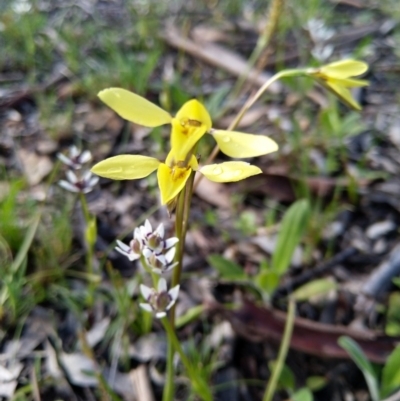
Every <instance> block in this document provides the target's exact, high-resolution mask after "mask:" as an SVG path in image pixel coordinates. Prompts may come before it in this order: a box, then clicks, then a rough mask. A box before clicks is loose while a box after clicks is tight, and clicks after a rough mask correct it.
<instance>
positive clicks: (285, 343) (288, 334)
mask: <svg viewBox="0 0 400 401" xmlns="http://www.w3.org/2000/svg"><path fill="white" fill-rule="evenodd" d="M295 306H296V304H295V301H294V299H293V298H289V307H288V313H287V318H286V324H285V330H284V332H283V338H282V342H281V346H280V348H279V354H278V360H277V361H276V364H275V366H274V371H273V372H272V375H271V377H270V379H269V381H268V384H267V388H266V389H265V393H264V397H263V401H271V400H272V397H273V396H274V394H275V390H276V386H277V384H278V380H279V377H280V375H281V372H282V368H283V366H284V363H285V360H286V356H287V353H288V351H289V346H290V339H291V338H292V332H293V326H294V318H295Z"/></svg>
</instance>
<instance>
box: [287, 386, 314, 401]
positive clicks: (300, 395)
mask: <svg viewBox="0 0 400 401" xmlns="http://www.w3.org/2000/svg"><path fill="white" fill-rule="evenodd" d="M290 398H291V399H292V400H293V401H313V400H314V396H313V394H312V392H311V390H310V389H308V388H307V387H303V388H301V389H300V390H297V391H296V392H295V393H294V394H292V396H291V397H290Z"/></svg>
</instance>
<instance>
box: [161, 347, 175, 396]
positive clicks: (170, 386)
mask: <svg viewBox="0 0 400 401" xmlns="http://www.w3.org/2000/svg"><path fill="white" fill-rule="evenodd" d="M174 354H175V349H174V346H173V344H172V342H171V341H168V348H167V366H166V377H165V386H164V390H163V397H162V401H173V400H174V393H175V382H174V379H175V366H174Z"/></svg>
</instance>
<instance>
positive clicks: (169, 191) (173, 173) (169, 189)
mask: <svg viewBox="0 0 400 401" xmlns="http://www.w3.org/2000/svg"><path fill="white" fill-rule="evenodd" d="M191 172H192V170H191V169H190V168H179V167H176V166H175V167H173V168H170V167H168V166H167V165H166V164H164V163H161V164H160V167H159V168H158V171H157V178H158V185H159V187H160V194H161V203H162V204H163V205H165V204H167V203H168V202H170V201H171V200H173V199H174V198H175V197H176V196H177V195H178V194H179V192H181V190H182V189H183V187H184V186H185V184H186V181H187V180H188V178H189V176H190V174H191Z"/></svg>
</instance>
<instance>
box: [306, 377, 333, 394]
mask: <svg viewBox="0 0 400 401" xmlns="http://www.w3.org/2000/svg"><path fill="white" fill-rule="evenodd" d="M327 383H328V380H327V378H326V377H324V376H309V377H308V378H307V380H306V385H307V387H308V388H309V389H310V390H311V391H318V390H320V389H321V388H323V387H325V386H326V384H327Z"/></svg>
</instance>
